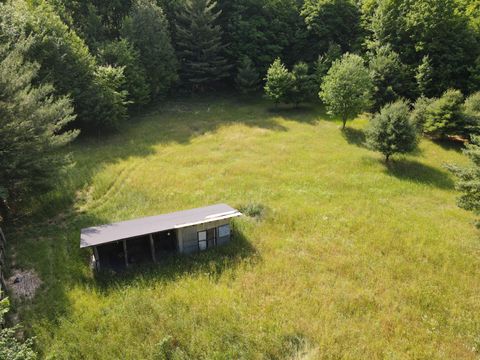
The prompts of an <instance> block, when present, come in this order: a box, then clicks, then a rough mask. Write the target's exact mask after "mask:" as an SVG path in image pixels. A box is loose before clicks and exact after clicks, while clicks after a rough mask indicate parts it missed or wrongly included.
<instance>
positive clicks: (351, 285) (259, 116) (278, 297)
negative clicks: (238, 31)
mask: <svg viewBox="0 0 480 360" xmlns="http://www.w3.org/2000/svg"><path fill="white" fill-rule="evenodd" d="M268 106H269V104H268V103H265V102H263V101H262V100H255V101H240V100H235V99H229V98H221V99H213V98H212V99H192V100H188V101H187V100H185V101H172V102H169V103H167V104H165V105H162V106H161V108H159V110H155V111H154V110H152V111H151V112H150V113H149V114H148V115H145V116H142V117H139V118H137V119H133V120H131V123H130V124H129V125H128V126H126V127H125V128H124V129H122V131H121V133H119V134H118V135H114V136H111V137H106V138H105V139H102V140H101V141H97V140H89V141H87V140H80V141H78V142H77V143H76V144H74V145H73V146H72V148H71V150H72V151H73V154H74V159H75V161H76V163H77V165H76V167H75V168H73V169H71V170H70V172H69V176H68V177H67V178H65V179H59V184H58V189H57V191H56V192H54V193H51V194H47V195H45V196H44V197H42V199H41V200H40V201H39V202H38V203H37V204H36V205H35V208H34V212H33V213H32V217H34V218H35V220H34V221H32V220H30V219H26V220H25V225H24V226H21V227H18V228H16V229H12V228H10V229H8V230H9V231H8V235H9V238H10V240H11V243H12V247H13V248H14V254H15V259H16V260H15V261H16V264H17V266H19V267H22V268H34V269H36V271H37V272H38V273H39V274H40V276H41V278H42V279H43V281H44V284H43V286H42V288H41V290H40V291H39V293H38V294H37V297H36V298H35V299H34V300H33V301H31V302H26V303H23V304H17V308H18V309H19V310H20V311H21V315H22V320H23V321H24V323H25V324H26V325H27V326H28V329H29V333H30V334H31V335H35V336H36V342H37V344H38V348H39V350H40V351H41V352H42V355H43V356H45V357H46V358H59V359H154V358H165V357H162V356H163V355H165V354H169V355H170V356H171V358H174V359H175V358H179V359H180V358H185V359H187V358H188V359H316V358H319V359H339V358H345V359H361V358H369V359H411V358H415V359H446V358H452V359H453V358H455V359H474V358H478V356H479V351H480V296H479V294H480V257H479V256H480V247H479V241H478V232H477V230H476V229H475V228H474V226H473V220H474V217H473V216H472V215H471V214H469V213H467V212H465V211H463V210H460V209H458V208H457V207H456V205H455V198H456V195H457V194H456V193H455V191H454V190H453V179H452V178H451V177H450V175H449V174H448V173H447V172H446V170H444V168H443V164H444V163H446V162H455V163H461V164H464V163H466V160H465V158H464V157H463V155H462V154H461V153H460V152H459V151H458V150H455V149H448V148H444V147H441V146H439V145H437V144H434V143H432V142H430V141H427V140H424V141H422V142H421V145H420V150H419V151H418V152H417V153H416V154H414V155H412V156H407V157H402V158H397V159H396V160H395V162H394V163H393V164H392V165H391V167H390V168H387V167H386V166H385V165H384V163H383V162H382V158H381V156H380V155H379V154H376V153H373V152H371V151H369V150H367V149H365V148H364V147H363V146H362V136H363V135H362V134H363V133H362V130H361V129H362V128H363V127H364V125H365V124H366V120H365V119H357V120H355V121H354V122H352V123H350V124H348V126H349V130H347V132H346V133H344V134H342V132H341V131H340V129H339V122H336V121H333V120H329V119H328V117H326V116H325V114H324V112H323V111H322V109H321V108H320V107H315V108H309V109H303V110H288V109H284V110H281V111H278V112H272V111H270V110H268ZM219 202H225V203H228V204H230V205H232V206H242V205H245V204H248V203H257V204H262V205H263V206H265V207H266V208H267V209H268V210H267V212H266V214H265V216H264V217H263V218H262V219H260V220H253V219H249V218H245V219H239V220H238V221H236V223H235V227H236V233H237V236H236V239H235V241H234V242H233V243H232V244H231V245H229V246H227V247H225V248H219V249H215V250H213V251H208V252H206V253H203V254H199V255H196V256H192V257H176V258H173V259H169V260H167V261H165V262H164V263H163V264H160V265H158V266H156V267H146V268H144V269H138V270H137V271H132V273H128V274H125V275H123V276H122V275H120V276H116V277H113V278H110V277H101V278H99V279H94V278H93V275H92V273H91V271H90V270H89V268H88V260H87V258H88V256H89V253H88V252H87V251H81V250H79V249H78V246H79V231H80V228H81V227H85V226H92V225H97V224H101V223H105V222H111V221H119V220H126V219H132V218H136V217H140V216H146V215H154V214H159V213H164V212H170V211H174V210H180V209H187V208H192V207H198V206H204V205H208V204H214V203H219ZM27 223H28V225H27Z"/></svg>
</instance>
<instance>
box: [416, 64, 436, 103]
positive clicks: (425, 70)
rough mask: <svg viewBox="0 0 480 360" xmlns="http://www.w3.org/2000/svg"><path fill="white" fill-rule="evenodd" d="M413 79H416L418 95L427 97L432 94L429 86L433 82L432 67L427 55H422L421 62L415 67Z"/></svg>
mask: <svg viewBox="0 0 480 360" xmlns="http://www.w3.org/2000/svg"><path fill="white" fill-rule="evenodd" d="M415 79H416V80H417V86H418V91H419V92H420V95H421V96H427V97H428V96H432V94H433V91H432V89H431V87H432V83H433V67H432V62H431V61H430V58H429V57H428V56H424V57H423V59H422V62H421V64H420V65H419V66H418V68H417V73H416V74H415Z"/></svg>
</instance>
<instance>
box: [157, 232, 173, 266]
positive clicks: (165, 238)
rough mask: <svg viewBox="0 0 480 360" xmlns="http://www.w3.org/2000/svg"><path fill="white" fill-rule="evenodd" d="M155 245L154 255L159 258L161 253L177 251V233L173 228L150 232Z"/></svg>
mask: <svg viewBox="0 0 480 360" xmlns="http://www.w3.org/2000/svg"><path fill="white" fill-rule="evenodd" d="M152 236H153V243H154V245H155V255H156V257H157V259H161V257H162V255H165V254H172V253H174V252H176V251H177V233H176V231H175V230H166V231H162V232H158V233H155V234H152Z"/></svg>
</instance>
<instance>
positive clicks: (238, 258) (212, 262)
mask: <svg viewBox="0 0 480 360" xmlns="http://www.w3.org/2000/svg"><path fill="white" fill-rule="evenodd" d="M259 261H261V257H260V255H259V254H258V252H257V250H256V249H255V247H254V246H253V245H252V244H251V242H250V241H249V240H248V239H247V238H246V236H245V235H244V234H243V232H241V231H240V230H238V229H237V228H236V227H234V228H233V232H232V239H231V240H230V242H229V243H228V244H225V245H221V246H218V247H214V248H212V249H208V250H206V251H203V252H198V253H194V254H189V255H186V254H179V253H174V254H170V255H168V256H166V257H164V258H162V259H160V260H158V261H157V262H156V263H153V262H148V263H144V264H138V265H135V266H130V267H129V268H128V269H124V270H121V271H116V272H114V271H111V270H108V269H107V270H102V271H100V272H98V273H96V274H95V285H94V286H96V287H97V288H98V289H99V290H100V291H102V292H109V291H110V290H114V289H118V288H119V287H128V286H129V285H132V284H135V283H138V282H139V281H141V282H146V283H154V282H158V281H160V282H172V281H175V280H176V279H178V278H180V277H182V276H184V275H186V274H188V275H191V276H195V275H196V274H208V276H209V277H210V278H212V279H214V280H215V281H216V280H218V279H219V278H220V276H221V275H222V274H223V273H224V272H225V271H226V270H235V269H236V268H237V267H238V266H239V265H240V264H243V263H248V264H255V263H257V262H259Z"/></svg>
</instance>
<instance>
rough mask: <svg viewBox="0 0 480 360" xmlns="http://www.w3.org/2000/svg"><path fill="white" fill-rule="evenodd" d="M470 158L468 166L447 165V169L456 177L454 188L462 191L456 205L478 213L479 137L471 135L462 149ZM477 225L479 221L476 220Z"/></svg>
mask: <svg viewBox="0 0 480 360" xmlns="http://www.w3.org/2000/svg"><path fill="white" fill-rule="evenodd" d="M463 152H464V154H465V155H466V156H467V157H468V158H469V159H470V161H471V165H470V166H469V167H458V166H455V165H448V166H447V167H448V169H449V170H450V171H451V172H452V173H453V174H454V175H455V176H456V177H457V182H456V184H455V188H456V189H457V190H458V191H460V192H461V193H462V195H461V196H460V197H459V199H458V206H459V207H461V208H462V209H465V210H468V211H472V212H473V213H474V214H475V215H479V214H480V137H477V136H473V137H472V142H471V144H468V145H467V147H466V149H465V150H464V151H463ZM477 227H480V222H478V221H477Z"/></svg>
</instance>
